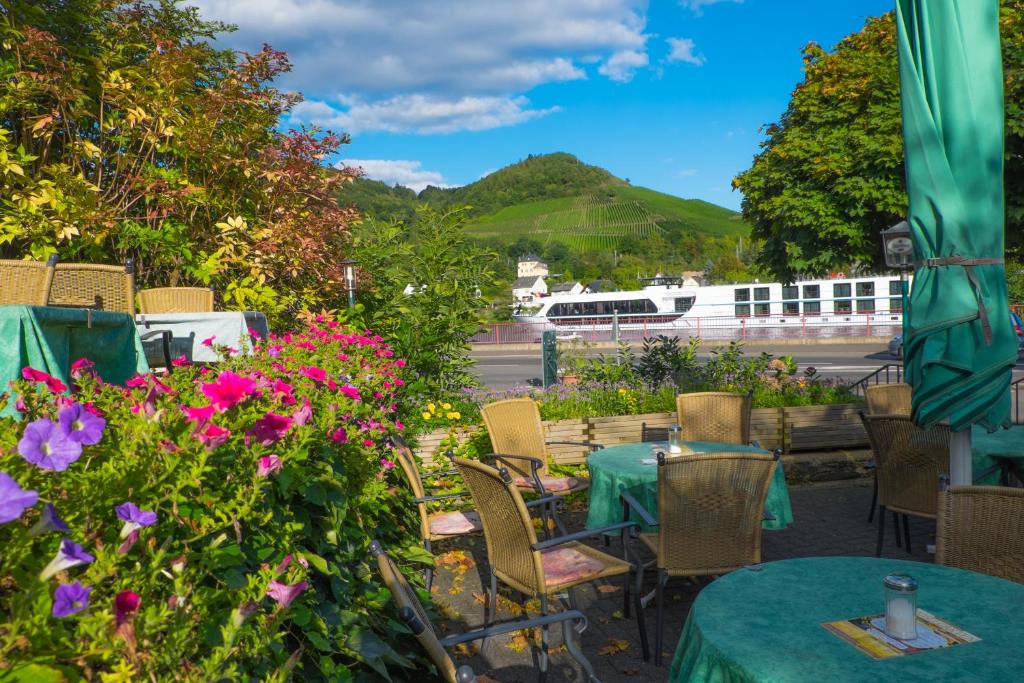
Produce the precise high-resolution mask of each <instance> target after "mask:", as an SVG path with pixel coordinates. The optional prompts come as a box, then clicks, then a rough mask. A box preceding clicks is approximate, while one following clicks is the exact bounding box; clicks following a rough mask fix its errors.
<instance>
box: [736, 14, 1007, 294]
mask: <svg viewBox="0 0 1024 683" xmlns="http://www.w3.org/2000/svg"><path fill="white" fill-rule="evenodd" d="M1001 22H1002V35H1003V59H1004V71H1005V80H1006V101H1007V125H1006V134H1007V136H1006V188H1007V195H1006V197H1007V218H1008V220H1007V237H1008V238H1009V242H1010V243H1011V246H1014V245H1019V244H1020V239H1021V233H1022V228H1024V192H1022V191H1021V190H1024V110H1022V108H1021V102H1022V99H1024V98H1022V96H1024V0H1004V2H1003V3H1002V17H1001ZM804 69H805V77H804V80H803V82H802V83H800V84H799V85H797V87H796V89H795V90H794V91H793V94H792V97H791V99H790V103H789V106H788V108H787V109H786V112H785V113H784V114H783V115H782V118H781V119H780V121H779V122H778V123H772V124H769V125H768V126H766V127H765V133H766V134H767V139H766V140H765V141H764V142H762V143H761V151H760V152H759V153H758V154H757V156H755V157H754V163H753V165H752V166H751V167H750V168H749V169H748V170H746V171H744V172H743V173H741V174H739V175H738V176H737V177H736V178H735V179H734V180H733V187H735V188H737V189H739V190H741V191H742V192H743V195H744V199H743V216H744V218H745V219H746V220H747V221H748V222H749V223H751V224H752V225H753V233H752V234H753V236H754V237H755V238H757V239H760V240H763V242H764V245H763V249H762V251H761V253H760V256H759V259H758V262H759V264H761V265H762V266H764V267H765V268H766V269H768V270H769V271H771V272H772V273H774V275H775V276H777V277H779V278H781V279H783V280H791V279H793V278H794V277H795V276H796V275H797V274H798V273H806V274H813V275H821V274H824V273H827V272H829V271H836V270H847V269H848V268H849V266H850V265H852V264H856V263H861V264H869V265H874V266H881V265H882V264H881V261H882V253H881V246H880V238H879V236H878V233H879V232H880V231H881V230H883V229H885V228H887V227H889V226H891V225H893V224H894V223H896V222H898V221H899V220H902V219H903V218H904V217H905V214H906V210H907V197H906V192H905V188H904V170H903V136H902V130H901V117H900V103H899V73H898V69H897V63H896V26H895V19H894V15H893V14H892V13H888V14H885V15H883V16H881V17H878V18H873V19H868V21H867V23H866V25H865V26H864V28H863V29H862V30H861V31H858V32H857V33H854V34H851V35H850V36H847V37H846V38H844V39H843V40H842V41H840V42H839V44H838V45H837V46H836V48H835V50H833V51H832V52H827V51H825V50H824V49H823V48H822V47H821V46H819V45H817V44H814V43H811V44H810V45H808V46H807V47H806V48H804Z"/></svg>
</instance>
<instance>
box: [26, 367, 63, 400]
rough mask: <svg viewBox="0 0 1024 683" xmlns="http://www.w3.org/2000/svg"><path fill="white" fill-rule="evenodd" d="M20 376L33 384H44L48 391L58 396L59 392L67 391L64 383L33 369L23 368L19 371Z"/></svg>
mask: <svg viewBox="0 0 1024 683" xmlns="http://www.w3.org/2000/svg"><path fill="white" fill-rule="evenodd" d="M21 376H22V377H24V378H25V379H27V380H31V381H33V382H43V383H45V384H46V388H47V389H49V390H50V391H51V392H53V393H54V394H59V393H61V392H64V391H67V390H68V386H67V385H66V384H64V382H61V381H60V380H59V379H57V378H56V377H54V376H53V375H48V374H46V373H45V372H43V371H42V370H36V369H35V368H30V367H24V368H22V369H21Z"/></svg>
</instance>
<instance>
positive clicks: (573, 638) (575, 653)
mask: <svg viewBox="0 0 1024 683" xmlns="http://www.w3.org/2000/svg"><path fill="white" fill-rule="evenodd" d="M579 637H580V634H579V633H577V632H576V629H575V628H573V623H572V620H571V619H566V620H565V621H563V622H562V640H563V641H564V642H565V649H566V650H568V651H569V654H570V655H571V656H572V658H573V659H575V660H576V663H577V664H579V665H580V668H582V669H583V672H584V673H585V674H586V675H587V680H588V681H590V682H591V683H599V679H598V678H597V674H595V673H594V667H593V666H591V664H590V660H588V659H587V658H586V656H584V654H583V650H582V649H581V648H580V643H579Z"/></svg>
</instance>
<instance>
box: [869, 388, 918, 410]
mask: <svg viewBox="0 0 1024 683" xmlns="http://www.w3.org/2000/svg"><path fill="white" fill-rule="evenodd" d="M910 396H911V392H910V385H909V384H902V383H900V384H873V385H871V386H869V387H865V388H864V400H865V401H867V404H868V415H906V416H908V417H909V416H910Z"/></svg>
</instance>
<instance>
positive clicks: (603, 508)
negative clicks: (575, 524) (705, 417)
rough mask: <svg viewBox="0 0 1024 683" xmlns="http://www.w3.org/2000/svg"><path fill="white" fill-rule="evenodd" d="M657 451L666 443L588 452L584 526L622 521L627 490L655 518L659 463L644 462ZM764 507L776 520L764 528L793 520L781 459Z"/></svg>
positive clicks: (698, 448) (703, 449)
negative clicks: (588, 503) (588, 491)
mask: <svg viewBox="0 0 1024 683" xmlns="http://www.w3.org/2000/svg"><path fill="white" fill-rule="evenodd" d="M685 443H686V445H687V446H688V447H689V448H690V450H691V451H693V452H694V453H720V452H723V451H742V452H749V453H768V451H766V450H764V449H763V448H758V447H756V446H741V445H738V444H729V443H717V442H714V441H687V442H685ZM658 451H662V452H664V453H666V454H667V453H668V443H666V442H658V441H654V442H650V443H630V444H623V445H621V446H610V447H608V448H605V449H603V450H600V451H597V452H596V453H591V454H590V457H588V458H587V466H588V467H589V468H590V494H589V495H590V505H589V510H588V512H587V528H589V529H598V528H600V527H604V526H609V525H612V524H617V523H618V522H621V521H622V503H621V502H620V501H619V495H620V494H621V493H629V494H630V495H632V496H633V497H634V498H636V499H637V501H639V503H640V504H641V505H643V506H644V507H645V508H646V509H647V511H648V512H650V513H651V515H653V516H654V517H657V516H658V466H657V465H656V464H652V463H644V462H643V461H644V460H652V459H654V458H655V457H656V456H657V453H658ZM764 507H765V509H766V510H767V511H768V512H770V513H772V515H773V516H774V517H775V519H771V520H766V521H765V523H764V528H766V529H783V528H785V527H786V526H787V525H788V524H790V523H791V522H792V521H793V509H792V508H791V507H790V504H789V489H788V488H786V474H785V472H783V471H782V461H781V460H780V461H779V463H778V466H777V467H776V468H775V476H774V477H773V478H772V483H771V486H770V487H769V488H768V499H767V500H766V501H765V506H764Z"/></svg>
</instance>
